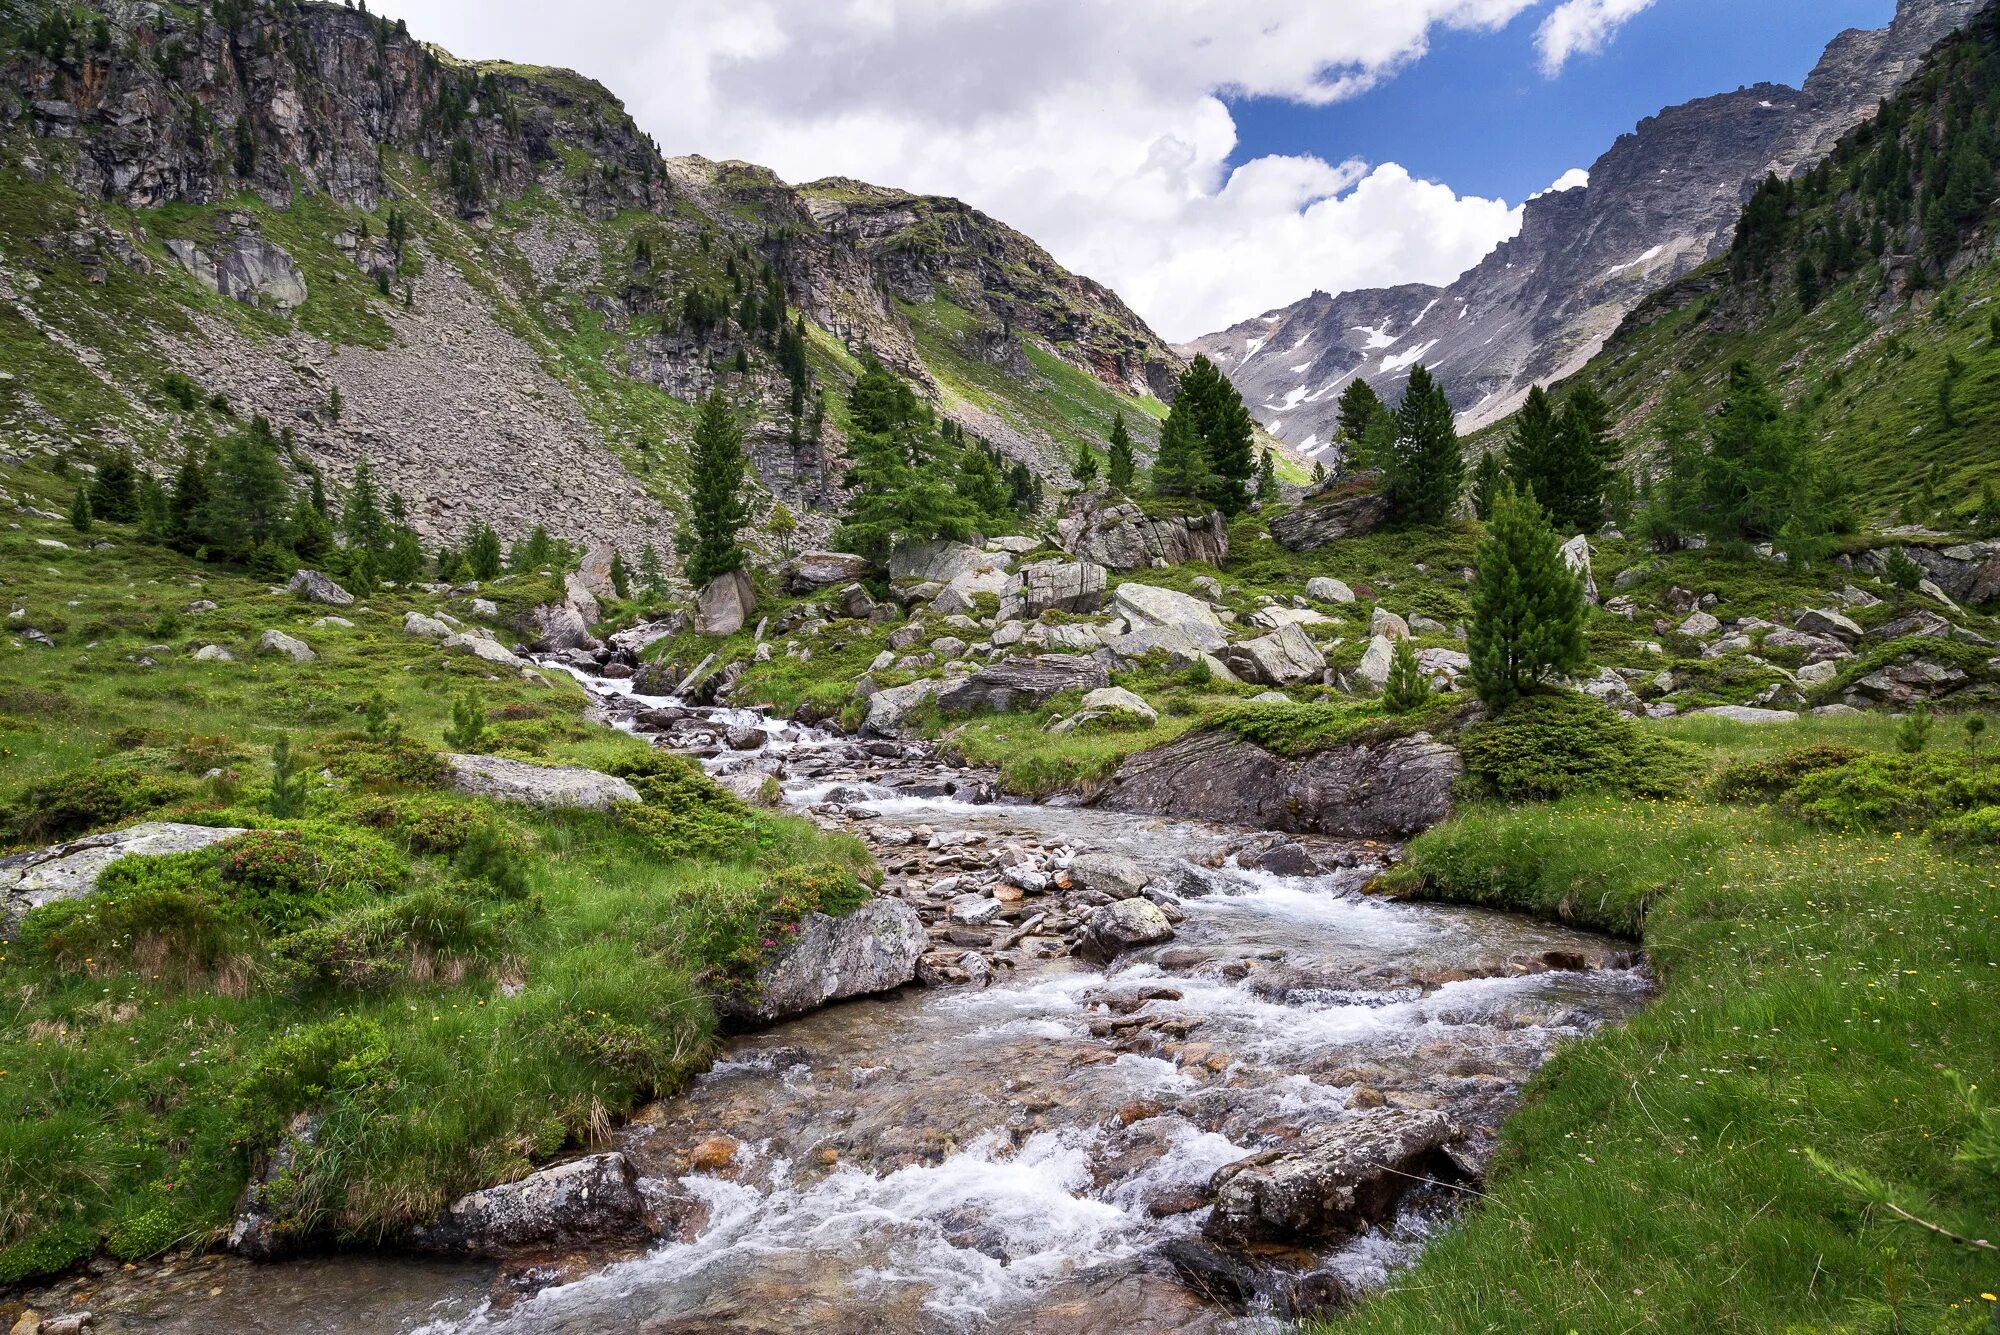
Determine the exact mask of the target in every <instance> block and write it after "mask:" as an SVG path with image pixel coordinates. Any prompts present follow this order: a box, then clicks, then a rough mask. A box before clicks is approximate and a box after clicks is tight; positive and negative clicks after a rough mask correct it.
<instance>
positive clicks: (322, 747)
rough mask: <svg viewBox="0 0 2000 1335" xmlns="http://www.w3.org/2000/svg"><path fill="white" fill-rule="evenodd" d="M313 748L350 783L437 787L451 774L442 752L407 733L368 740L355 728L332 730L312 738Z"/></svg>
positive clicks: (336, 772) (325, 763)
mask: <svg viewBox="0 0 2000 1335" xmlns="http://www.w3.org/2000/svg"><path fill="white" fill-rule="evenodd" d="M313 751H314V752H315V754H317V755H318V757H319V759H320V761H321V763H323V764H324V765H325V766H326V767H327V768H328V769H329V770H331V771H333V773H334V774H335V775H336V776H337V777H339V778H342V779H346V780H348V781H349V782H350V783H358V784H363V785H393V786H397V787H404V788H436V787H439V786H441V785H442V784H443V783H444V781H445V780H446V779H447V778H448V777H450V775H451V766H450V765H448V764H446V763H445V760H444V758H443V757H442V756H440V755H438V753H437V752H435V751H433V750H431V749H430V748H429V747H427V746H424V745H421V744H420V743H418V742H415V741H412V740H410V739H409V738H407V737H398V738H395V739H394V740H391V741H384V742H371V741H369V740H368V739H367V737H365V736H363V735H362V734H361V733H358V732H341V733H333V734H331V735H329V736H326V737H322V738H320V739H319V740H318V741H317V742H315V743H314V744H313Z"/></svg>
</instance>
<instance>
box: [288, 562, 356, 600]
mask: <svg viewBox="0 0 2000 1335" xmlns="http://www.w3.org/2000/svg"><path fill="white" fill-rule="evenodd" d="M285 588H286V589H287V590H288V591H289V592H291V593H293V594H296V595H297V596H298V597H300V598H303V599H305V600H306V601H307V602H309V603H322V604H324V605H326V606H327V607H352V606H354V595H353V594H351V593H349V592H348V591H347V590H346V589H343V588H341V587H340V586H339V585H338V584H335V583H334V582H333V581H332V580H330V579H328V578H327V577H326V576H325V575H322V574H320V573H319V571H317V570H301V571H299V572H298V573H297V574H295V575H293V576H292V582H291V583H289V584H287V585H286V586H285Z"/></svg>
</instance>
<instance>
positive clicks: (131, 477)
mask: <svg viewBox="0 0 2000 1335" xmlns="http://www.w3.org/2000/svg"><path fill="white" fill-rule="evenodd" d="M90 512H91V514H93V515H95V516H96V517H97V518H99V519H104V520H108V521H110V522H111V523H114V524H129V523H131V522H132V521H133V520H135V519H137V518H138V517H139V470H138V468H137V466H135V465H134V464H133V462H132V451H130V450H127V449H120V450H118V451H117V452H116V453H115V454H113V455H112V456H111V457H110V458H108V459H106V460H105V461H104V462H103V464H101V465H100V466H99V467H98V470H97V476H96V477H95V478H92V479H91V483H90Z"/></svg>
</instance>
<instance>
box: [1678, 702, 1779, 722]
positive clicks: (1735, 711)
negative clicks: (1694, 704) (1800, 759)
mask: <svg viewBox="0 0 2000 1335" xmlns="http://www.w3.org/2000/svg"><path fill="white" fill-rule="evenodd" d="M1689 712H1690V713H1695V714H1706V715H1708V716H1709V717H1711V718H1726V719H1729V720H1731V721H1733V722H1736V723H1797V722H1798V721H1799V716H1798V713H1797V712H1796V711H1794V710H1790V709H1752V708H1751V707H1750V706H1748V705H1716V706H1714V707H1712V708H1709V709H1696V710H1691V711H1689Z"/></svg>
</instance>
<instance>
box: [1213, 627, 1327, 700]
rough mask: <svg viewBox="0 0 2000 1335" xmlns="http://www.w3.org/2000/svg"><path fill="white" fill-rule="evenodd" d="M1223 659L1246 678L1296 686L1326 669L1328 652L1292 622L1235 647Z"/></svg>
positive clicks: (1263, 682) (1271, 683) (1271, 684)
mask: <svg viewBox="0 0 2000 1335" xmlns="http://www.w3.org/2000/svg"><path fill="white" fill-rule="evenodd" d="M1223 661H1224V662H1226V663H1228V664H1229V667H1230V670H1231V671H1232V672H1234V673H1235V674H1236V675H1237V676H1238V677H1241V678H1242V679H1243V680H1244V681H1248V682H1255V683H1257V684H1259V685H1263V686H1296V685H1298V684H1299V683H1300V682H1305V681H1312V680H1315V679H1316V678H1318V677H1319V675H1320V674H1321V673H1323V672H1325V671H1326V655H1325V654H1322V653H1321V652H1320V651H1319V648H1318V646H1316V645H1315V644H1314V643H1313V642H1312V640H1311V639H1309V638H1308V637H1307V636H1306V633H1305V632H1304V631H1302V630H1300V629H1299V628H1298V627H1297V626H1292V625H1286V626H1280V627H1279V628H1278V629H1277V630H1275V631H1273V632H1272V633H1271V634H1269V635H1263V636H1259V637H1258V638H1257V639H1254V640H1245V641H1244V642H1243V643H1241V644H1238V645H1235V646H1233V647H1231V649H1230V650H1229V652H1228V654H1226V655H1225V656H1224V658H1223Z"/></svg>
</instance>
